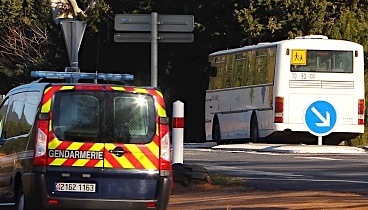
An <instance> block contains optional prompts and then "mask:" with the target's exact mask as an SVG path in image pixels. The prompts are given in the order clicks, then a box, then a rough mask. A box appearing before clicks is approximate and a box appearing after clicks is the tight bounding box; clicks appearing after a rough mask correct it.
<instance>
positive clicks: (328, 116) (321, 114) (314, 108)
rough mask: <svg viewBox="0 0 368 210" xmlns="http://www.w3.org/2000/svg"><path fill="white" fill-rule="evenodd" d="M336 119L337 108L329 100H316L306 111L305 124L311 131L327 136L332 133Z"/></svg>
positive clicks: (317, 134)
mask: <svg viewBox="0 0 368 210" xmlns="http://www.w3.org/2000/svg"><path fill="white" fill-rule="evenodd" d="M336 120H337V113H336V110H335V108H334V107H333V106H332V105H331V104H330V103H328V102H327V101H322V100H321V101H315V102H313V103H312V104H311V105H309V106H308V108H307V110H306V111H305V118H304V121H305V124H306V125H307V127H308V129H309V132H310V133H312V134H314V135H316V136H325V135H328V134H329V133H331V131H332V128H333V127H334V126H335V124H336Z"/></svg>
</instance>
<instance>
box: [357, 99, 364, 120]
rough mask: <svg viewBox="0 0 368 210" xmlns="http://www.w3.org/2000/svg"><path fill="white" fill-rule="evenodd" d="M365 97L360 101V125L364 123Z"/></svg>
mask: <svg viewBox="0 0 368 210" xmlns="http://www.w3.org/2000/svg"><path fill="white" fill-rule="evenodd" d="M364 107H365V106H364V99H359V102H358V125H364Z"/></svg>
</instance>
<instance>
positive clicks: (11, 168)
mask: <svg viewBox="0 0 368 210" xmlns="http://www.w3.org/2000/svg"><path fill="white" fill-rule="evenodd" d="M32 75H33V76H37V77H41V78H46V79H67V81H68V82H61V83H60V82H57V83H53V82H42V80H41V81H35V82H33V83H30V84H26V85H22V86H19V87H16V88H14V89H12V90H11V91H10V92H9V93H7V94H6V96H5V97H4V100H3V102H2V104H1V106H0V133H1V137H0V146H1V147H0V208H1V205H3V206H4V205H11V204H13V205H15V206H16V208H17V209H19V210H20V209H25V210H43V209H68V210H71V209H99V210H102V209H106V210H114V209H119V210H121V209H166V208H167V205H168V202H169V197H170V189H171V184H172V183H171V182H172V180H171V171H172V170H171V160H170V139H169V126H168V118H167V117H166V111H165V104H164V99H163V96H162V94H161V92H160V91H159V90H158V89H156V88H153V87H135V86H127V85H118V84H108V83H105V84H99V83H97V81H98V82H99V81H101V80H114V81H115V80H122V79H131V78H132V77H131V75H120V74H94V73H80V72H32ZM81 79H83V81H85V80H86V79H92V81H94V82H91V83H82V82H77V81H78V80H81Z"/></svg>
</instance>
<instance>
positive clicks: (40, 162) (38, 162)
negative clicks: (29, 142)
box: [33, 114, 49, 166]
mask: <svg viewBox="0 0 368 210" xmlns="http://www.w3.org/2000/svg"><path fill="white" fill-rule="evenodd" d="M48 116H49V115H48V114H41V115H40V119H39V120H38V123H37V134H36V140H35V149H34V160H33V164H34V165H35V166H45V165H46V159H47V156H46V155H47V154H46V151H47V139H48V136H49V130H48V128H49V117H48ZM45 118H46V119H45Z"/></svg>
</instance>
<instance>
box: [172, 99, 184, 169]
mask: <svg viewBox="0 0 368 210" xmlns="http://www.w3.org/2000/svg"><path fill="white" fill-rule="evenodd" d="M172 147H173V151H172V152H173V160H172V164H174V163H181V164H183V147H184V103H183V102H181V101H176V102H174V104H173V119H172Z"/></svg>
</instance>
